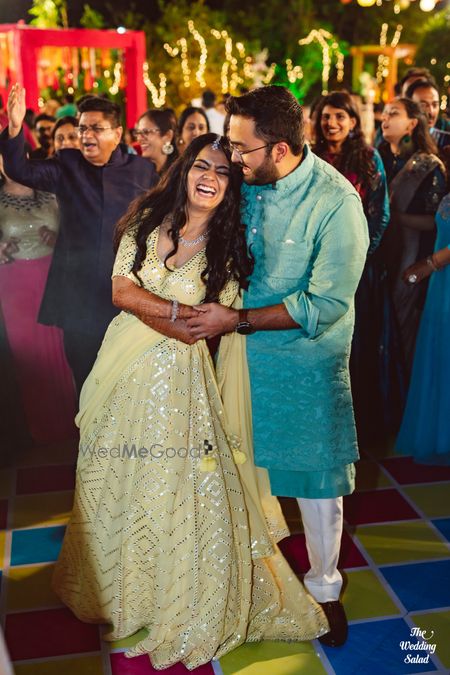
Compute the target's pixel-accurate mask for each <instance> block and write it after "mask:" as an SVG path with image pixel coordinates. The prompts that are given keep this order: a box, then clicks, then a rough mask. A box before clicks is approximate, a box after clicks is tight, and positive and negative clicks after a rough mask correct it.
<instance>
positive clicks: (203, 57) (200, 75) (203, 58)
mask: <svg viewBox="0 0 450 675" xmlns="http://www.w3.org/2000/svg"><path fill="white" fill-rule="evenodd" d="M188 28H189V32H190V33H191V35H192V37H193V38H194V40H195V41H196V42H198V44H199V47H200V59H199V64H198V68H197V72H196V74H195V79H196V80H197V82H198V83H199V85H200V86H201V87H202V89H205V87H206V81H205V70H206V62H207V60H208V50H207V48H206V42H205V39H204V37H203V36H202V35H201V34H200V33H199V32H198V30H197V29H196V28H195V25H194V22H193V21H192V20H190V21H188Z"/></svg>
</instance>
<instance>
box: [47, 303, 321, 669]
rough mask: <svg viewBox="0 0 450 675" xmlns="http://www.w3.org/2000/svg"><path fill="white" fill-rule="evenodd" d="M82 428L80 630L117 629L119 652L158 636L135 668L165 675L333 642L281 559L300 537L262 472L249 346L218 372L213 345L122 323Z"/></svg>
mask: <svg viewBox="0 0 450 675" xmlns="http://www.w3.org/2000/svg"><path fill="white" fill-rule="evenodd" d="M77 422H78V424H79V426H80V432H81V442H80V453H79V458H78V466H77V485H76V492H75V503H74V509H73V513H72V517H71V520H70V523H69V525H68V528H67V532H66V536H65V538H64V543H63V547H62V551H61V555H60V558H59V561H58V563H57V567H56V572H55V577H54V587H55V589H56V591H57V593H58V594H59V596H60V597H61V598H62V600H63V601H64V602H65V603H66V604H67V605H68V606H69V607H70V608H71V609H72V610H73V612H74V613H75V614H76V616H77V617H78V618H79V619H81V620H82V621H87V622H98V623H109V624H111V626H112V628H111V631H110V632H109V634H108V635H107V639H110V640H117V639H121V638H124V637H127V636H129V635H132V634H133V633H135V632H136V631H138V630H139V629H142V628H145V629H147V631H148V636H147V637H145V639H142V640H141V641H140V642H138V643H137V644H136V645H135V646H134V647H133V648H132V649H129V650H128V652H127V655H128V656H135V655H138V654H144V653H147V654H148V655H149V657H150V659H151V662H152V664H153V666H154V667H155V668H158V669H162V668H165V667H168V666H170V665H171V664H174V663H176V662H178V661H182V662H183V663H184V664H185V665H186V667H187V668H189V669H193V668H195V667H197V666H199V665H201V664H202V663H205V662H208V661H210V660H211V659H213V658H219V657H221V656H223V655H224V654H226V653H227V652H229V651H230V650H232V649H234V648H235V647H237V646H238V645H239V644H241V643H243V642H245V641H258V640H263V639H267V640H309V639H312V638H315V637H317V636H319V635H322V634H323V633H325V632H326V631H327V630H328V625H327V623H326V619H325V618H324V615H323V613H322V610H321V609H320V607H319V606H318V605H317V604H316V603H315V602H314V601H313V600H312V598H311V597H310V596H308V595H307V594H306V591H305V589H304V588H303V586H302V584H301V583H300V582H299V581H298V579H297V578H296V577H295V575H294V573H293V572H292V571H291V569H290V567H289V566H288V564H287V562H286V561H285V560H284V558H283V556H282V555H281V554H280V552H279V549H278V547H277V545H276V542H277V541H279V540H280V539H282V538H283V537H285V536H287V535H288V530H287V527H286V523H285V522H284V519H283V516H282V513H281V509H280V507H279V504H278V501H277V500H276V499H275V498H274V497H271V496H270V491H269V484H268V476H267V473H266V472H265V470H262V469H255V467H254V465H253V459H252V449H251V443H250V439H251V417H250V398H249V382H248V375H247V365H246V360H245V340H244V338H243V337H242V336H239V335H237V334H234V335H230V336H226V337H225V338H223V339H222V343H221V348H220V353H219V357H218V364H217V370H215V369H214V365H213V363H212V360H211V358H210V355H209V352H208V349H207V346H206V344H205V342H204V341H203V340H202V341H199V342H198V343H196V344H195V345H193V346H188V345H184V344H182V343H180V342H178V341H177V340H174V339H168V338H165V337H163V336H161V335H160V334H159V333H157V332H155V331H153V330H151V329H150V328H148V327H147V326H145V325H144V324H143V323H141V322H140V321H139V320H138V319H136V318H135V317H134V316H132V315H130V314H126V313H121V314H120V315H119V316H118V317H117V318H116V319H115V320H114V321H113V322H112V323H111V325H110V327H109V328H108V331H107V333H106V336H105V340H104V342H103V345H102V347H101V350H100V352H99V355H98V358H97V361H96V363H95V366H94V368H93V370H92V372H91V374H90V376H89V378H88V379H87V381H86V383H85V386H84V388H83V392H82V397H81V408H80V413H79V415H78V418H77ZM133 446H134V447H133ZM205 449H207V450H208V452H207V455H206V457H207V459H206V460H205V455H204V451H205ZM241 453H245V456H246V458H247V461H245V462H244V463H240V462H242V460H243V459H244V457H243V455H242V454H241Z"/></svg>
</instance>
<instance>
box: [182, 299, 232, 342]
mask: <svg viewBox="0 0 450 675" xmlns="http://www.w3.org/2000/svg"><path fill="white" fill-rule="evenodd" d="M195 309H196V310H197V311H198V312H199V315H198V316H196V317H194V318H192V319H188V321H187V322H186V323H187V325H188V328H189V330H190V333H191V335H192V336H193V337H195V338H196V339H197V340H200V339H202V338H212V337H215V336H216V335H223V334H224V333H231V332H232V331H234V329H235V328H236V326H237V324H238V321H239V313H238V311H237V309H230V308H229V307H224V306H223V305H219V304H217V303H215V302H211V303H206V304H204V305H197V306H196V307H195Z"/></svg>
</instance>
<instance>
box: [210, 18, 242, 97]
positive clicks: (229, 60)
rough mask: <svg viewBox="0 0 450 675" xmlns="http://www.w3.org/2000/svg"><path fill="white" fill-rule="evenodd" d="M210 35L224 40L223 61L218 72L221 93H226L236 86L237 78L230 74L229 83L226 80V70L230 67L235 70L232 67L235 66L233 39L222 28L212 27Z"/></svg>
mask: <svg viewBox="0 0 450 675" xmlns="http://www.w3.org/2000/svg"><path fill="white" fill-rule="evenodd" d="M211 35H213V37H215V38H216V40H224V42H225V61H224V62H223V64H222V69H221V72H220V77H221V82H222V94H226V93H227V92H228V91H230V90H233V89H235V88H236V86H237V78H236V77H234V78H233V76H231V82H230V84H229V81H228V72H229V70H230V68H231V69H232V70H234V71H235V72H236V70H237V68H234V66H236V63H237V62H236V63H233V56H232V53H233V40H232V39H231V37H230V36H229V35H228V32H227V31H226V30H223V31H222V32H220V31H218V30H215V29H212V30H211Z"/></svg>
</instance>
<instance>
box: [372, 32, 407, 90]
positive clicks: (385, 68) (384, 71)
mask: <svg viewBox="0 0 450 675" xmlns="http://www.w3.org/2000/svg"><path fill="white" fill-rule="evenodd" d="M388 28H389V26H388V24H387V23H383V24H382V26H381V31H380V47H383V48H384V47H386V45H387V32H388ZM402 30H403V26H402V25H401V24H398V25H397V28H396V29H395V33H394V37H393V38H392V40H391V47H394V48H395V47H397V45H398V43H399V41H400V37H401V34H402ZM390 65H391V58H390V56H389V55H387V54H379V56H378V67H377V72H376V75H375V78H376V81H377V82H378V84H381V83H382V82H383V80H384V79H385V78H386V77H388V75H389V68H390Z"/></svg>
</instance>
